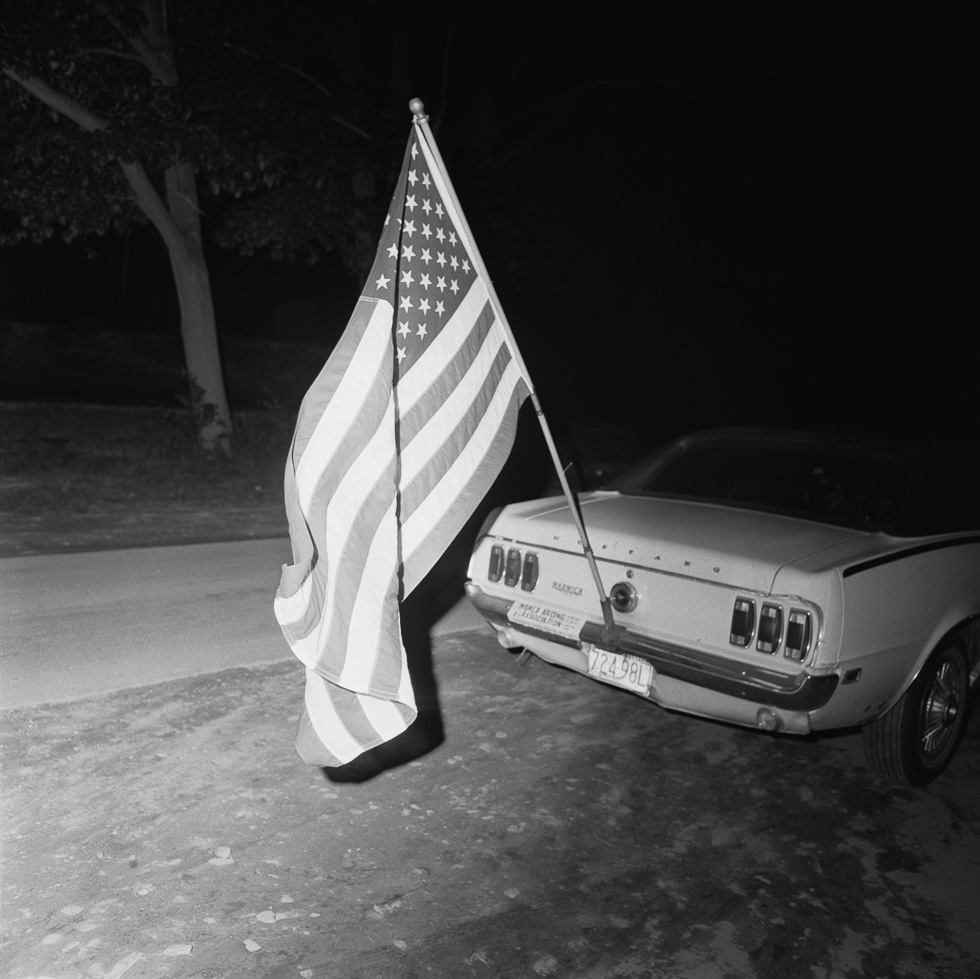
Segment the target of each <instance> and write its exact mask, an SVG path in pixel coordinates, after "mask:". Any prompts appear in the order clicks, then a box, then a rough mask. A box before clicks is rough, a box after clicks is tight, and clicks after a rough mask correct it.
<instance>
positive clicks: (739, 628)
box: [728, 598, 755, 646]
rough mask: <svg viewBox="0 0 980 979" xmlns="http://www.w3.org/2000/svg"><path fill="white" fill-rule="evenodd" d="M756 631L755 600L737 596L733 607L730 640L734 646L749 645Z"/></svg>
mask: <svg viewBox="0 0 980 979" xmlns="http://www.w3.org/2000/svg"><path fill="white" fill-rule="evenodd" d="M754 632H755V602H753V601H752V599H750V598H736V599H735V608H733V609H732V628H731V632H730V635H729V640H728V641H729V642H730V643H731V644H732V645H733V646H748V644H749V643H750V642H752V634H753V633H754Z"/></svg>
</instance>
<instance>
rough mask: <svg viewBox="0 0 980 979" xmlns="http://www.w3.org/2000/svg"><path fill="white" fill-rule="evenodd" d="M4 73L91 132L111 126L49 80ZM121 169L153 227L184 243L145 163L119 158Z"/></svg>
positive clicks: (173, 241)
mask: <svg viewBox="0 0 980 979" xmlns="http://www.w3.org/2000/svg"><path fill="white" fill-rule="evenodd" d="M3 73H4V74H5V75H6V76H7V77H8V78H10V79H12V80H13V81H15V82H17V84H18V85H22V86H23V87H24V88H25V89H27V91H28V92H30V93H31V95H33V96H34V97H35V98H37V99H38V100H40V101H41V102H43V103H44V104H45V105H47V106H49V107H50V108H52V109H54V110H55V112H57V113H59V114H60V115H63V116H64V117H65V118H66V119H70V120H71V121H72V122H74V123H76V124H77V125H78V126H81V128H82V129H84V130H86V131H87V132H90V133H92V132H100V131H101V130H103V129H108V128H109V123H108V121H107V120H105V119H103V118H102V117H101V116H100V115H97V114H96V113H94V112H92V111H90V110H89V109H86V108H85V106H83V105H81V104H80V103H78V102H76V101H75V100H74V99H72V98H70V97H69V96H67V95H65V94H64V92H59V91H58V90H57V89H54V88H52V87H51V86H50V85H49V84H48V83H47V82H44V81H41V79H40V78H36V77H34V76H31V77H29V78H25V77H24V76H23V75H20V74H18V72H16V71H14V69H13V68H4V69H3ZM116 162H117V163H118V164H119V168H120V169H121V170H122V172H123V176H124V177H125V178H126V183H128V184H129V186H130V187H131V188H132V190H133V193H134V194H135V195H136V204H137V206H138V207H139V209H140V210H141V211H142V212H143V213H144V214H145V215H146V216H147V217H148V218H149V219H150V221H152V222H153V226H154V227H155V228H156V229H157V231H159V232H160V235H161V237H163V239H164V241H166V242H167V244H168V245H171V244H175V245H177V246H178V247H183V246H184V241H183V237H182V235H181V234H180V230H179V229H178V228H177V225H176V224H175V223H174V220H173V217H171V215H170V212H169V211H168V210H167V205H166V204H165V203H164V201H163V198H162V197H161V196H160V195H159V193H157V190H156V188H155V187H154V186H153V182H152V181H151V180H150V178H149V176H148V174H147V172H146V169H145V168H144V167H143V164H142V163H139V162H136V161H134V162H132V163H125V162H123V161H122V160H119V159H117V160H116Z"/></svg>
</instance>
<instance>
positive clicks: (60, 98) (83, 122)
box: [3, 68, 109, 133]
mask: <svg viewBox="0 0 980 979" xmlns="http://www.w3.org/2000/svg"><path fill="white" fill-rule="evenodd" d="M3 73H4V74H5V75H6V76H7V77H8V78H11V79H13V80H14V81H15V82H17V84H18V85H22V86H23V87H24V88H26V89H27V91H28V92H30V93H31V95H33V96H34V97H35V98H37V99H39V100H40V101H41V102H43V103H44V104H45V105H46V106H49V107H50V108H52V109H54V110H55V112H57V113H59V114H60V115H63V116H64V117H65V118H66V119H71V121H72V122H74V123H77V124H78V125H79V126H81V127H82V129H85V130H87V131H88V132H90V133H94V132H98V131H99V130H100V129H106V128H107V127H108V125H109V123H108V122H107V121H106V120H105V119H103V118H102V117H101V116H100V115H97V114H96V113H94V112H92V111H91V110H89V109H86V108H85V106H84V105H81V104H80V103H78V102H76V101H75V100H74V99H73V98H71V97H70V96H68V95H65V93H64V92H59V91H58V90H57V89H54V88H52V87H51V86H50V85H49V84H48V83H47V82H43V81H41V79H40V78H37V77H35V76H33V75H32V76H31V77H30V78H25V77H24V76H23V75H21V74H20V73H19V72H16V71H15V70H14V69H13V68H4V69H3Z"/></svg>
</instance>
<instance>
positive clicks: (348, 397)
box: [296, 299, 394, 513]
mask: <svg viewBox="0 0 980 979" xmlns="http://www.w3.org/2000/svg"><path fill="white" fill-rule="evenodd" d="M360 301H361V302H364V301H366V300H363V299H362V300H360ZM373 302H375V303H376V305H375V308H374V312H373V313H372V314H371V319H370V320H369V322H368V326H367V328H366V329H365V330H364V333H363V335H362V336H361V339H360V342H359V343H358V345H357V350H356V351H355V353H354V356H353V358H352V359H351V362H350V367H349V368H348V369H347V370H346V371H345V372H344V374H343V377H342V378H341V380H340V383H339V384H338V385H337V388H336V390H335V391H334V393H333V394H332V395H331V398H330V401H329V403H328V404H327V406H326V408H325V409H324V412H323V414H322V415H321V416H320V418H319V420H318V421H317V423H316V427H315V428H314V430H313V434H312V435H311V436H310V440H309V442H307V444H306V446H305V447H304V449H303V455H302V457H301V458H300V460H299V464H298V465H297V467H296V489H297V493H298V494H299V501H300V506H301V507H302V509H303V512H304V513H309V506H310V499H311V498H312V496H313V493H314V491H315V490H316V486H317V483H318V482H319V479H320V475H321V473H322V472H323V471H324V469H325V468H326V466H327V464H328V463H329V461H330V459H331V457H332V456H333V454H334V452H336V451H337V446H338V445H339V444H340V442H341V440H342V439H343V437H344V435H345V434H346V433H347V431H348V430H349V429H350V427H351V425H352V424H354V423H355V422H356V420H357V414H358V411H359V410H360V407H361V405H362V403H363V401H364V394H363V392H364V391H366V390H367V389H368V388H369V386H370V381H371V378H372V377H373V376H374V375H375V374H376V373H377V370H378V365H379V364H380V363H382V362H383V360H384V356H385V346H386V345H387V344H389V343H390V342H391V322H392V315H393V313H394V307H393V306H392V305H391V303H389V302H387V301H386V300H384V299H378V300H373Z"/></svg>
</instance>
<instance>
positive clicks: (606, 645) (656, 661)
mask: <svg viewBox="0 0 980 979" xmlns="http://www.w3.org/2000/svg"><path fill="white" fill-rule="evenodd" d="M466 593H467V594H468V595H469V597H470V600H471V601H472V602H473V605H474V606H475V607H476V609H477V611H478V612H479V613H480V614H481V615H482V616H483V617H484V618H485V619H486V620H487V621H488V622H489V623H491V625H497V626H500V627H502V628H506V629H509V630H511V631H513V632H514V633H515V634H516V635H524V636H533V637H535V638H537V639H543V640H547V641H548V642H552V643H555V644H557V645H559V646H570V647H572V648H575V649H580V648H582V646H584V645H593V646H596V647H598V648H599V649H605V650H609V651H610V652H615V653H624V654H626V655H629V656H636V657H639V658H640V659H644V660H646V661H647V662H648V663H651V664H653V668H654V669H655V670H656V671H657V673H658V674H660V675H662V676H667V677H672V678H673V679H675V680H681V681H683V682H684V683H690V684H693V685H695V686H698V687H703V688H705V689H707V690H715V691H717V692H718V693H723V694H728V695H729V696H732V697H738V698H740V699H742V700H745V701H748V702H750V703H753V704H765V705H766V706H770V707H781V708H784V709H785V710H797V711H812V710H817V709H818V708H820V707H823V706H824V705H825V704H826V703H827V702H828V701H829V700H830V698H831V696H832V695H833V693H834V691H835V690H836V689H837V683H838V680H839V678H838V676H837V675H836V674H833V673H831V674H821V675H819V676H815V675H813V674H811V673H806V672H800V673H796V674H794V675H792V676H787V675H786V674H785V673H778V672H776V671H775V670H769V669H766V668H765V667H764V666H754V665H748V664H745V663H740V662H735V661H733V660H729V659H726V658H725V657H723V656H718V655H716V654H714V653H708V652H705V651H703V650H699V649H690V648H689V647H686V646H678V645H675V644H674V643H668V642H663V641H661V640H658V639H651V638H650V637H649V636H644V635H641V634H639V633H636V632H631V631H630V630H629V629H627V628H625V627H623V626H618V627H617V628H616V630H615V631H614V632H613V633H611V634H610V633H607V632H606V630H605V628H604V626H603V624H602V623H599V622H586V624H585V625H584V626H583V627H582V629H581V630H580V631H579V635H578V638H577V639H572V638H567V637H565V636H558V635H555V634H554V633H551V632H545V631H544V630H540V629H534V628H532V627H529V626H527V625H524V624H521V625H520V626H515V625H514V624H513V623H512V622H511V621H510V620H509V619H508V618H507V613H508V611H509V610H510V607H511V606H512V605H513V604H514V603H513V602H512V601H510V600H509V599H506V598H497V597H495V596H493V595H487V594H486V593H485V592H484V591H483V589H482V588H480V586H479V585H476V584H474V583H473V582H472V581H468V582H467V583H466Z"/></svg>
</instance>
